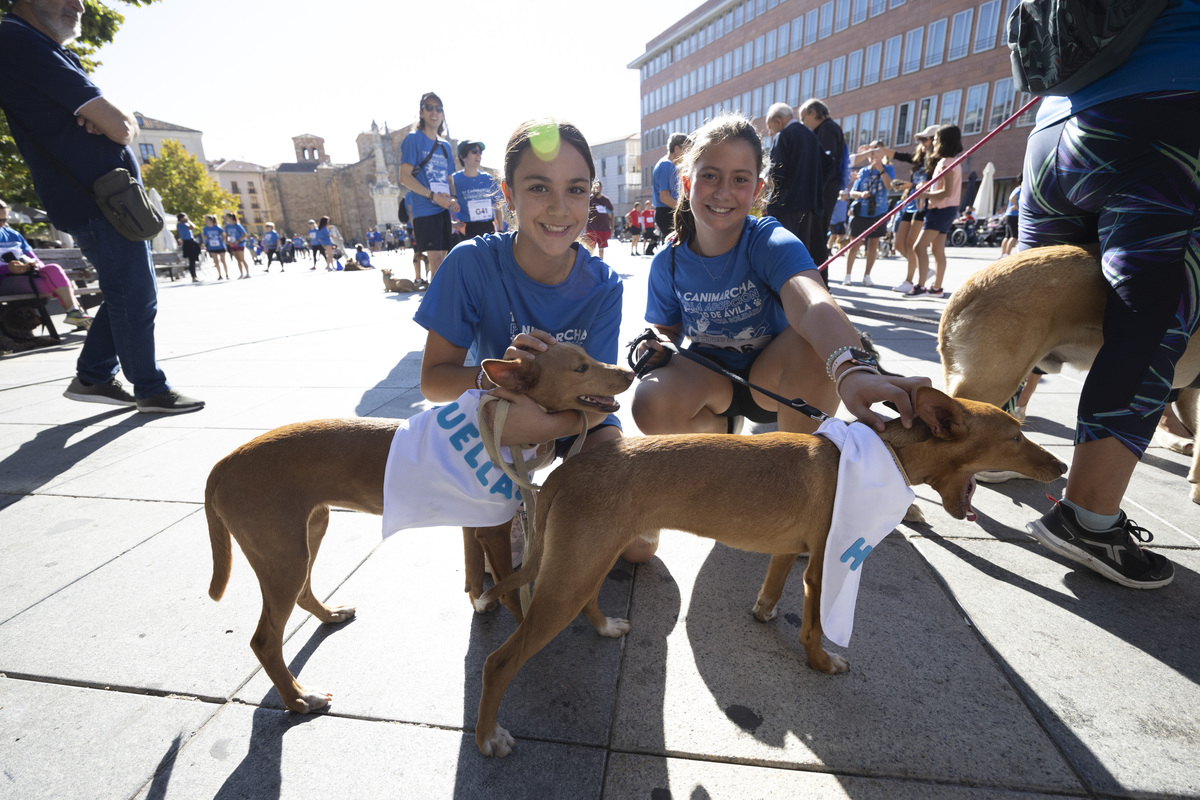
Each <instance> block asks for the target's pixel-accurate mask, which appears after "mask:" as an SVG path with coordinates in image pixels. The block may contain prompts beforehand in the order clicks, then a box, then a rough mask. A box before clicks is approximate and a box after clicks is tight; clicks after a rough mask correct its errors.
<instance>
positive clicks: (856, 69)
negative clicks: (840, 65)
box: [846, 50, 863, 92]
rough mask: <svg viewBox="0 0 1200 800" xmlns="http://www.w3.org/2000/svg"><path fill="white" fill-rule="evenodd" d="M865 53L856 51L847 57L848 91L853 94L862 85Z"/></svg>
mask: <svg viewBox="0 0 1200 800" xmlns="http://www.w3.org/2000/svg"><path fill="white" fill-rule="evenodd" d="M862 60H863V51H862V50H855V51H854V52H853V53H851V54H850V55H848V56H846V91H847V92H852V91H854V90H855V89H857V88H858V87H859V86H861V85H862Z"/></svg>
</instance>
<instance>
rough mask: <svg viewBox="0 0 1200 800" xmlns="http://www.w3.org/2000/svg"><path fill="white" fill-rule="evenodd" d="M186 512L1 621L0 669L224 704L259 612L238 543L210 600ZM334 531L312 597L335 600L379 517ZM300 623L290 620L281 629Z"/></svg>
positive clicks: (207, 553)
mask: <svg viewBox="0 0 1200 800" xmlns="http://www.w3.org/2000/svg"><path fill="white" fill-rule="evenodd" d="M171 505H175V506H176V507H179V506H178V504H171ZM18 508H19V506H18ZM185 508H188V509H190V510H191V512H192V513H191V514H190V515H189V516H188V517H187V518H186V519H183V520H182V521H180V522H179V523H178V524H175V525H173V526H171V527H170V528H168V529H166V530H165V531H163V532H162V533H159V534H157V535H155V536H153V537H151V538H150V539H148V540H147V541H145V542H142V543H141V544H139V545H137V546H136V547H133V548H131V549H129V550H128V551H126V552H125V553H124V554H123V555H122V556H121V557H120V558H117V559H115V560H112V561H110V562H108V563H106V564H104V565H103V566H101V567H100V568H98V569H95V570H94V571H92V572H90V573H88V574H87V575H85V576H84V577H82V578H80V579H79V580H76V581H74V582H72V583H70V584H69V585H67V586H64V587H63V588H62V589H61V590H60V591H58V592H56V593H55V594H53V595H52V596H50V597H47V598H46V599H45V600H42V601H41V602H39V603H37V604H36V605H34V606H33V607H32V608H29V609H28V610H26V611H24V612H22V613H20V614H18V615H17V616H16V617H14V618H12V619H9V620H8V621H7V622H5V623H4V624H3V625H0V672H5V673H9V674H14V675H20V676H26V677H29V676H36V677H38V678H42V679H47V680H51V681H60V682H71V683H79V684H84V685H91V686H107V685H112V686H119V687H124V688H126V689H129V690H131V691H135V692H137V691H146V692H153V693H160V694H163V693H166V694H179V695H184V696H194V697H201V698H207V699H225V698H228V697H231V696H232V695H233V694H234V693H235V692H236V691H237V689H238V687H240V686H241V685H242V684H243V683H245V681H246V679H247V678H249V677H250V675H251V674H252V673H254V672H255V671H256V670H258V669H259V664H258V660H257V659H256V658H255V657H254V654H253V653H252V652H251V651H250V637H251V635H252V634H253V632H254V628H255V626H256V625H257V624H258V617H259V613H260V611H261V609H262V599H261V594H260V593H259V590H258V581H257V580H255V578H254V573H253V572H252V571H251V569H250V567H249V565H248V564H247V563H246V561H245V559H244V558H243V557H242V555H241V552H240V550H238V548H236V547H235V548H234V562H233V574H232V577H231V579H230V582H229V586H228V589H227V591H226V593H225V597H224V599H222V600H221V602H219V603H216V602H213V601H212V600H211V599H210V598H209V597H208V586H209V582H210V580H211V578H212V554H211V553H212V551H211V548H210V547H209V541H208V527H207V522H206V521H205V519H204V514H203V512H202V511H201V510H200V509H198V508H196V507H195V506H186V507H185ZM12 511H13V509H11V508H10V509H7V510H6V511H5V513H11V512H12ZM335 524H336V530H337V531H338V534H337V535H336V536H330V537H328V538H327V539H326V543H325V544H324V545H323V546H322V548H321V558H320V559H319V560H318V561H317V563H316V566H315V567H314V570H313V584H314V586H316V587H317V591H318V592H324V593H329V592H332V591H333V590H334V589H335V588H336V587H337V586H338V585H339V584H341V582H342V581H343V580H345V578H346V576H347V575H349V574H351V573H353V572H354V570H355V569H357V568H358V566H359V565H360V564H361V563H362V561H363V560H364V559H365V558H366V557H367V556H368V555H369V554H370V552H371V551H372V550H373V549H374V548H375V547H377V546H378V543H379V520H378V518H377V517H370V516H368V515H366V514H354V513H350V512H338V513H336V514H335V520H334V521H333V522H331V527H334V526H335ZM47 546H48V547H49V544H48V545H47ZM306 618H308V615H307V614H306V613H305V612H297V613H295V614H294V615H293V616H292V619H291V620H290V622H289V627H288V630H289V631H292V630H295V629H296V628H298V627H299V626H300V625H301V624H302V623H303V622H304V620H305V619H306Z"/></svg>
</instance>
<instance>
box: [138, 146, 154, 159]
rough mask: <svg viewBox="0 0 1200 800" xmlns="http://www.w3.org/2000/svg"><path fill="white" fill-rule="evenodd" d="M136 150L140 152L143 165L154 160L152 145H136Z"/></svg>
mask: <svg viewBox="0 0 1200 800" xmlns="http://www.w3.org/2000/svg"><path fill="white" fill-rule="evenodd" d="M138 149H139V150H140V151H141V154H142V163H143V164H146V163H148V162H149V161H150V159H152V158H154V145H152V144H140V145H138Z"/></svg>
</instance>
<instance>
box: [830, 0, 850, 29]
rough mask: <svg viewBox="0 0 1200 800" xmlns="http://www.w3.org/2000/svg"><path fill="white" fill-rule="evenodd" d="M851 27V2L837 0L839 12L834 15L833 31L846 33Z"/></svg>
mask: <svg viewBox="0 0 1200 800" xmlns="http://www.w3.org/2000/svg"><path fill="white" fill-rule="evenodd" d="M849 27H850V0H837V12H836V13H835V14H834V19H833V29H834V30H835V31H844V30H846V28H849Z"/></svg>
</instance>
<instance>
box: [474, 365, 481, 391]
mask: <svg viewBox="0 0 1200 800" xmlns="http://www.w3.org/2000/svg"><path fill="white" fill-rule="evenodd" d="M475 388H476V389H479V390H480V391H483V367H480V368H479V374H478V375H476V376H475Z"/></svg>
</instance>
